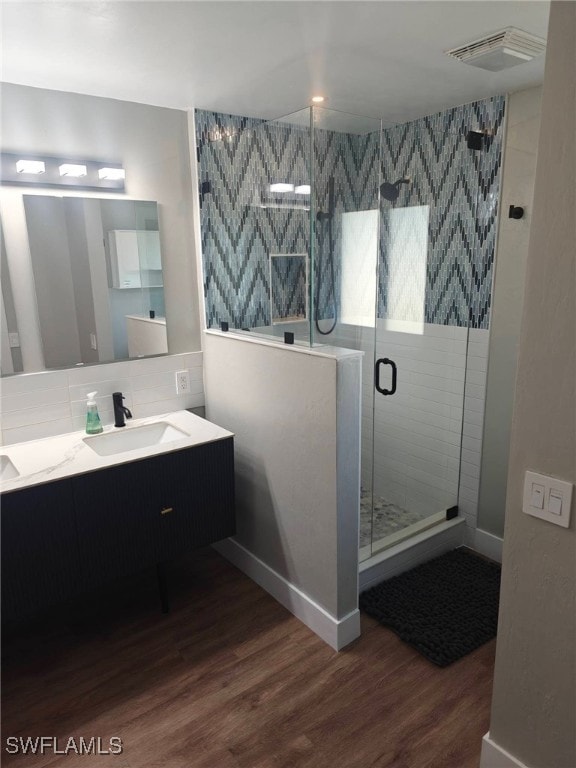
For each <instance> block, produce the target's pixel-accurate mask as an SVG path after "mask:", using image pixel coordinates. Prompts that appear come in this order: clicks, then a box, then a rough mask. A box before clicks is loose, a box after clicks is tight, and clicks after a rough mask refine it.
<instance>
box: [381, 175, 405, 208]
mask: <svg viewBox="0 0 576 768" xmlns="http://www.w3.org/2000/svg"><path fill="white" fill-rule="evenodd" d="M400 184H410V179H398V181H395V182H394V184H391V183H390V182H389V181H385V182H384V183H383V184H381V185H380V194H381V195H382V197H383V198H384V200H389V201H390V202H391V203H393V202H394V200H398V195H399V194H400Z"/></svg>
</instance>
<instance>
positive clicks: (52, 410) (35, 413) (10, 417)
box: [2, 403, 70, 430]
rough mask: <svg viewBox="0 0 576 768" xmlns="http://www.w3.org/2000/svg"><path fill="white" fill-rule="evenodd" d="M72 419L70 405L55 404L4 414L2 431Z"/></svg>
mask: <svg viewBox="0 0 576 768" xmlns="http://www.w3.org/2000/svg"><path fill="white" fill-rule="evenodd" d="M68 418H70V403H54V404H52V405H41V406H37V407H36V408H24V409H23V410H21V411H10V412H9V413H4V414H2V429H5V430H10V429H15V428H17V427H27V426H30V425H32V424H41V423H43V422H45V421H56V422H58V421H62V420H63V419H68Z"/></svg>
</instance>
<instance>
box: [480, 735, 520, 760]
mask: <svg viewBox="0 0 576 768" xmlns="http://www.w3.org/2000/svg"><path fill="white" fill-rule="evenodd" d="M480 768H528V766H527V765H526V763H522V762H521V761H520V760H518V758H516V757H514V755H511V754H510V752H506V750H505V749H502V747H499V746H498V744H496V742H495V741H492V739H491V738H490V733H487V734H486V735H485V736H484V738H483V739H482V753H481V755H480Z"/></svg>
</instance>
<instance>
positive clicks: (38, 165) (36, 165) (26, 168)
mask: <svg viewBox="0 0 576 768" xmlns="http://www.w3.org/2000/svg"><path fill="white" fill-rule="evenodd" d="M16 170H17V171H18V173H45V172H46V164H45V163H44V161H43V160H18V161H17V162H16Z"/></svg>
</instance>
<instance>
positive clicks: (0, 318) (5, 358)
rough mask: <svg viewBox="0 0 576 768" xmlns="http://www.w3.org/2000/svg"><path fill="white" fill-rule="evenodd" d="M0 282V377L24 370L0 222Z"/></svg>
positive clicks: (0, 223)
mask: <svg viewBox="0 0 576 768" xmlns="http://www.w3.org/2000/svg"><path fill="white" fill-rule="evenodd" d="M0 282H1V284H2V290H1V291H0V333H1V337H2V345H1V348H0V372H1V374H2V376H8V375H9V374H11V373H20V372H21V371H23V370H24V368H23V365H22V352H21V350H20V339H19V336H18V324H17V321H16V310H15V307H14V296H13V294H12V283H11V282H10V271H9V269H8V260H7V258H6V247H5V245H4V231H3V229H2V222H1V221H0Z"/></svg>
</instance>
